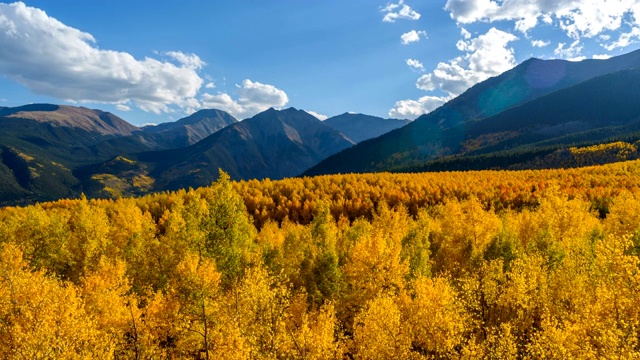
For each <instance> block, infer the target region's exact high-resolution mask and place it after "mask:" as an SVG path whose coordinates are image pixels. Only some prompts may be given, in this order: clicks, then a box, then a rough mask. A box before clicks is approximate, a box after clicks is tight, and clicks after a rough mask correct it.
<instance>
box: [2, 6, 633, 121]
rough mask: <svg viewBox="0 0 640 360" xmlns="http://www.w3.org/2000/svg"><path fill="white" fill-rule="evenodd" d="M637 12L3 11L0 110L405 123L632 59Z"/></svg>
mask: <svg viewBox="0 0 640 360" xmlns="http://www.w3.org/2000/svg"><path fill="white" fill-rule="evenodd" d="M639 40H640V0H572V1H548V0H503V1H498V0H442V1H436V0H403V1H402V0H395V1H391V2H389V1H377V0H366V1H365V0H350V1H334V0H323V1H302V0H278V1H190V0H183V1H180V2H178V1H164V0H160V1H154V2H152V3H150V2H147V1H144V2H143V1H135V0H129V1H120V0H111V1H86V0H56V1H50V0H49V1H46V0H42V1H27V2H24V3H0V106H17V105H22V104H26V103H33V102H50V103H65V104H72V105H79V106H86V107H91V108H99V109H103V110H106V111H111V112H113V113H115V114H117V115H119V116H121V117H123V118H124V119H126V120H128V121H130V122H131V123H133V124H136V125H141V124H144V123H161V122H165V121H170V120H177V119H179V118H181V117H184V116H186V115H187V114H190V113H192V112H194V111H196V110H198V109H201V108H219V109H222V110H226V111H228V112H230V113H231V114H233V115H234V116H236V117H238V118H239V119H243V118H247V117H250V116H252V115H254V114H256V113H257V112H259V111H262V110H265V109H267V108H269V107H276V108H282V107H290V106H293V107H296V108H301V109H305V110H308V111H310V112H314V113H315V114H317V115H318V116H319V117H321V118H323V117H324V116H333V115H338V114H341V113H344V112H347V111H353V112H360V113H366V114H371V115H376V116H381V117H397V118H410V119H414V118H416V117H417V116H419V115H420V114H422V113H425V112H428V111H431V110H433V109H435V108H436V107H437V106H439V105H441V104H442V103H444V102H445V101H447V100H448V99H451V98H452V97H454V96H456V95H458V94H460V93H461V92H463V91H464V90H465V89H467V88H468V87H469V86H472V85H473V84H475V83H477V82H479V81H482V80H484V79H486V78H488V77H490V76H495V75H498V74H500V73H502V72H504V71H506V70H508V69H509V68H511V67H513V66H515V65H516V64H518V63H520V62H522V61H524V60H526V59H528V58H530V57H538V58H547V59H548V58H562V59H571V60H580V59H585V58H606V57H608V56H615V55H619V54H622V53H627V52H630V51H633V50H636V49H638V47H639V43H638V41H639Z"/></svg>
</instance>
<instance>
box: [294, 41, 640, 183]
mask: <svg viewBox="0 0 640 360" xmlns="http://www.w3.org/2000/svg"><path fill="white" fill-rule="evenodd" d="M635 67H640V50H638V51H634V52H632V53H629V54H625V55H621V56H617V57H612V58H610V59H607V60H584V61H581V62H570V61H565V60H539V59H529V60H527V61H524V62H523V63H521V64H520V65H518V66H516V67H515V68H513V69H511V70H509V71H506V72H505V73H503V74H501V75H499V76H496V77H493V78H490V79H487V80H485V81H483V82H481V83H478V84H476V85H474V86H473V87H471V88H470V89H468V90H467V91H465V92H464V93H463V94H461V95H460V96H458V97H457V98H455V99H453V100H451V101H449V102H447V103H446V104H444V105H443V106H441V107H440V108H438V109H436V110H434V111H433V112H431V113H428V114H426V115H422V116H420V117H419V118H418V119H416V120H414V121H413V122H412V123H410V124H408V125H407V126H404V127H402V128H399V129H396V130H393V131H391V132H389V133H386V134H384V135H382V136H380V137H378V138H376V139H371V140H367V141H364V142H361V143H359V144H357V145H356V146H354V147H352V148H350V149H347V150H345V151H343V152H341V153H339V154H336V155H333V156H331V157H329V158H327V159H325V160H324V161H322V162H321V163H320V164H318V165H317V166H315V167H314V168H312V169H309V170H308V171H307V172H305V174H306V175H319V174H332V173H347V172H372V171H385V170H389V169H391V168H394V167H402V166H405V167H407V166H412V165H415V164H419V163H424V162H427V161H430V160H433V159H436V158H438V157H442V156H448V155H452V154H455V153H456V151H457V150H458V148H459V147H460V145H461V144H462V143H464V142H465V141H466V140H468V139H467V138H468V136H467V132H466V128H467V127H469V126H472V124H473V123H474V122H477V121H480V120H482V119H484V118H487V117H491V116H493V115H496V114H499V113H501V112H503V111H505V110H508V109H510V108H513V107H515V106H518V105H521V104H525V103H527V102H528V101H531V100H533V99H536V98H539V97H541V96H544V95H547V94H552V93H554V92H556V91H558V90H562V89H565V88H568V87H571V86H573V85H577V84H579V83H581V82H584V81H587V80H589V79H593V78H595V77H598V76H601V75H605V74H609V73H613V72H616V71H621V70H625V69H631V68H635ZM447 129H459V130H458V131H457V132H449V135H447V136H449V137H451V136H457V139H452V138H449V139H447V140H446V144H445V143H443V136H444V135H443V132H446V131H448V130H447ZM493 135H495V136H496V137H498V138H499V137H501V136H509V135H508V134H493ZM479 140H480V142H483V141H484V142H486V141H489V142H491V141H493V140H491V139H479ZM451 144H455V146H454V147H455V148H451V147H450V145H451Z"/></svg>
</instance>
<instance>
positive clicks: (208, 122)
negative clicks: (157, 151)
mask: <svg viewBox="0 0 640 360" xmlns="http://www.w3.org/2000/svg"><path fill="white" fill-rule="evenodd" d="M237 122H238V120H237V119H236V118H234V117H233V116H231V115H230V114H228V113H226V112H224V111H221V110H216V109H203V110H199V111H197V112H195V113H193V114H191V115H189V116H187V117H185V118H182V119H180V120H178V121H175V122H166V123H162V124H159V125H152V126H145V127H143V128H142V131H143V133H145V134H154V135H155V137H156V139H154V140H155V141H156V142H158V143H162V144H163V145H164V147H173V148H178V147H185V146H189V145H193V144H195V143H197V142H198V141H200V140H202V139H204V138H206V137H207V136H209V135H211V134H213V133H215V132H216V131H219V130H221V129H224V128H225V127H227V126H229V125H231V124H235V123H237ZM139 135H141V134H139ZM141 136H143V135H141Z"/></svg>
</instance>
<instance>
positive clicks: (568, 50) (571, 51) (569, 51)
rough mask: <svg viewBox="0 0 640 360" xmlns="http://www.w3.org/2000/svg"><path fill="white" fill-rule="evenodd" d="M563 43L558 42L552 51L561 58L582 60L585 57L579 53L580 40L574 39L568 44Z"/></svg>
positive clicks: (580, 49)
mask: <svg viewBox="0 0 640 360" xmlns="http://www.w3.org/2000/svg"><path fill="white" fill-rule="evenodd" d="M565 45H566V44H565V43H558V47H556V48H555V50H553V53H554V54H555V55H556V56H557V57H558V58H561V59H566V60H569V61H580V60H584V59H585V58H586V57H584V56H582V55H580V54H581V53H582V48H583V47H582V45H581V44H580V40H575V41H574V42H572V43H571V44H570V45H569V46H565Z"/></svg>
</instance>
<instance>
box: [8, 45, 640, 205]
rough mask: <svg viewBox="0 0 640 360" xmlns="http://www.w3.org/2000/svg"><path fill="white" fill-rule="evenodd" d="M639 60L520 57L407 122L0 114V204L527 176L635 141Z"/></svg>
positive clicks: (32, 111) (52, 109) (82, 112)
mask: <svg viewBox="0 0 640 360" xmlns="http://www.w3.org/2000/svg"><path fill="white" fill-rule="evenodd" d="M639 84H640V51H636V52H633V53H629V54H625V55H621V56H618V57H613V58H610V59H607V60H585V61H581V62H569V61H563V60H540V59H529V60H527V61H525V62H523V63H521V64H520V65H518V66H516V67H514V68H513V69H511V70H509V71H507V72H505V73H503V74H501V75H499V76H496V77H494V78H490V79H487V80H486V81H484V82H481V83H478V84H477V85H475V86H473V87H471V88H470V89H468V90H467V91H466V92H464V93H463V94H461V95H460V96H458V97H457V98H455V99H453V100H451V101H449V102H448V103H446V104H444V105H443V106H441V107H440V108H438V109H436V110H435V111H433V112H431V113H428V114H426V115H423V116H421V117H419V118H418V119H416V120H415V121H412V122H411V121H408V120H395V119H383V118H378V117H374V116H369V115H365V114H354V113H345V114H342V115H338V116H335V117H332V118H329V119H327V120H325V121H320V120H318V119H317V118H316V117H314V116H312V115H310V114H309V113H307V112H305V111H303V110H297V109H294V108H289V109H284V110H275V109H269V110H266V111H264V112H262V113H260V114H257V115H255V116H254V117H252V118H249V119H245V120H242V121H238V119H235V118H234V117H233V116H231V115H229V114H228V113H226V112H224V111H221V110H215V109H205V110H200V111H198V112H196V113H194V114H192V115H190V116H187V117H185V118H183V119H180V120H178V121H175V122H168V123H163V124H160V125H150V126H144V127H136V126H134V125H131V124H130V123H128V122H127V121H125V120H124V119H121V118H119V117H117V116H115V115H113V114H111V113H108V112H104V111H101V110H92V109H87V108H83V107H73V106H65V105H52V104H30V105H25V106H20V107H0V204H2V205H11V204H19V203H29V202H33V201H43V200H52V199H57V198H63V197H74V196H78V195H79V194H80V193H85V194H86V195H87V196H97V197H111V196H120V195H138V194H144V193H147V192H150V191H162V190H168V189H179V188H184V187H189V186H191V187H197V186H203V185H208V184H210V183H211V181H213V180H215V179H216V178H217V176H218V169H219V168H220V169H223V170H224V171H226V172H227V173H229V174H230V176H231V177H232V178H233V179H238V180H240V179H253V178H257V179H263V178H271V179H281V178H284V177H292V176H298V175H300V174H304V175H319V174H331V173H349V172H375V171H434V170H467V169H484V168H508V167H514V166H515V167H520V168H522V167H526V165H523V164H531V163H535V161H536V159H537V158H544V157H545V156H547V155H548V154H550V153H553V152H554V151H558V149H562V148H566V147H568V146H575V145H590V144H597V143H600V142H604V141H616V140H625V141H632V142H633V141H636V140H637V139H640V86H638V85H639Z"/></svg>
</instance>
